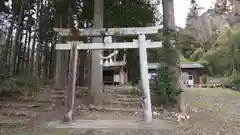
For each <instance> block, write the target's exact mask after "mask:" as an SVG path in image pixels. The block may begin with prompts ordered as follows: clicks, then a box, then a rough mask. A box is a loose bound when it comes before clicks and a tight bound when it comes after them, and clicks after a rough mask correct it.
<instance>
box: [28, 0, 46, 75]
mask: <svg viewBox="0 0 240 135" xmlns="http://www.w3.org/2000/svg"><path fill="white" fill-rule="evenodd" d="M42 1H43V0H39V1H38V2H37V11H36V15H37V21H36V23H35V28H34V34H33V43H32V49H31V54H30V60H29V66H28V69H29V73H30V74H31V75H32V73H33V68H34V66H33V65H34V61H35V59H34V58H35V52H36V51H35V47H36V38H37V32H38V24H39V23H38V22H39V20H40V19H39V17H40V15H39V12H40V6H41V3H42Z"/></svg>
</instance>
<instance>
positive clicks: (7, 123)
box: [0, 116, 29, 128]
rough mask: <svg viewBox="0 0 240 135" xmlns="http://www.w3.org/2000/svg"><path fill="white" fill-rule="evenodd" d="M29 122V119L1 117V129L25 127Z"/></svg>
mask: <svg viewBox="0 0 240 135" xmlns="http://www.w3.org/2000/svg"><path fill="white" fill-rule="evenodd" d="M1 117H3V118H1ZM28 121H29V119H23V118H19V117H5V116H0V127H4V128H10V127H15V128H16V127H23V126H26V125H27V123H28Z"/></svg>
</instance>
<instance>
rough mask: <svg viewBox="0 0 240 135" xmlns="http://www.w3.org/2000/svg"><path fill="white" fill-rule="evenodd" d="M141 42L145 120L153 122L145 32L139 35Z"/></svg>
mask: <svg viewBox="0 0 240 135" xmlns="http://www.w3.org/2000/svg"><path fill="white" fill-rule="evenodd" d="M138 44H139V57H140V71H141V88H142V90H143V91H142V92H143V95H144V97H143V102H144V104H143V111H144V121H145V122H146V123H150V122H152V105H151V95H150V88H149V80H148V61H147V49H146V37H145V34H139V35H138Z"/></svg>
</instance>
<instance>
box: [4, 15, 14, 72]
mask: <svg viewBox="0 0 240 135" xmlns="http://www.w3.org/2000/svg"><path fill="white" fill-rule="evenodd" d="M13 13H14V12H13ZM13 13H12V20H11V23H10V27H9V28H8V34H7V39H6V45H5V46H4V51H3V53H2V57H1V65H3V68H6V64H7V61H8V54H9V49H10V46H11V43H10V40H11V37H12V32H13V26H14V22H15V15H14V14H13Z"/></svg>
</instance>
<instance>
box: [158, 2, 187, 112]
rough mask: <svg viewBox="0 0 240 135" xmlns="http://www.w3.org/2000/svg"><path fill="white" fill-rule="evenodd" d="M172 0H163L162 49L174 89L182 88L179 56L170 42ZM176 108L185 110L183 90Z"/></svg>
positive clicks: (172, 16)
mask: <svg viewBox="0 0 240 135" xmlns="http://www.w3.org/2000/svg"><path fill="white" fill-rule="evenodd" d="M173 1H174V0H163V1H162V6H163V26H164V33H163V34H164V39H165V40H164V42H163V49H165V51H166V54H167V56H166V57H165V60H166V63H167V64H168V66H169V70H171V71H173V72H174V75H175V79H174V80H173V81H172V82H171V83H172V87H173V89H175V90H176V91H180V90H182V87H181V83H180V80H179V79H180V74H181V68H180V56H179V53H178V51H177V49H176V48H175V46H174V45H173V44H172V42H171V40H172V39H173V38H172V35H173V34H172V33H173V32H175V31H176V26H175V18H174V3H173ZM178 108H179V111H180V112H183V113H184V112H186V108H185V103H184V99H183V92H181V94H180V95H179V98H178Z"/></svg>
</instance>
